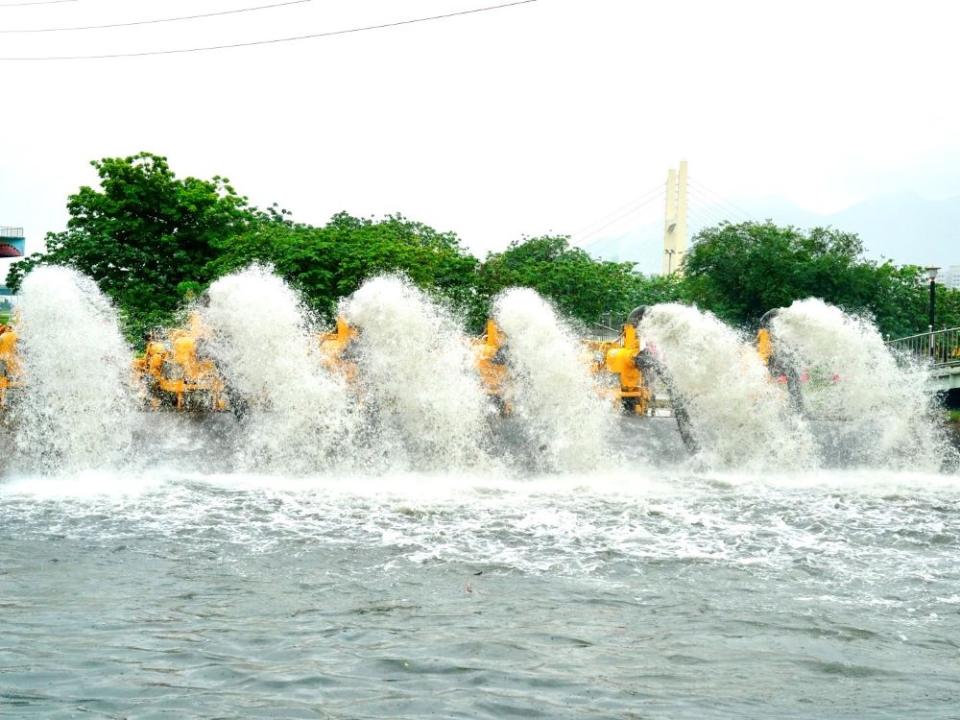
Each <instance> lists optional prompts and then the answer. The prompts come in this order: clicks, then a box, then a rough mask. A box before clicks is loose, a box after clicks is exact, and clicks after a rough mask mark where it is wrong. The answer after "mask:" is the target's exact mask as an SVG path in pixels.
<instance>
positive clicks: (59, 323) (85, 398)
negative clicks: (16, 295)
mask: <svg viewBox="0 0 960 720" xmlns="http://www.w3.org/2000/svg"><path fill="white" fill-rule="evenodd" d="M19 318H20V319H19V322H18V325H17V333H18V336H19V344H18V351H19V354H20V357H21V360H22V365H23V373H24V377H23V381H24V388H23V389H22V390H21V391H19V392H18V393H16V394H15V395H14V398H13V400H12V407H11V409H10V414H11V418H10V425H11V426H12V427H13V428H14V454H15V457H16V460H15V463H14V468H16V469H18V470H23V471H34V472H43V473H56V472H73V471H77V470H82V469H85V468H92V467H105V466H117V465H119V464H120V463H121V462H122V459H123V458H124V455H125V453H126V451H127V450H128V449H129V448H130V446H131V442H132V438H133V420H134V416H135V394H134V392H133V384H132V376H131V370H130V361H131V356H132V353H131V351H130V348H129V347H127V345H126V343H125V342H124V340H123V337H122V336H121V334H120V330H119V326H118V323H117V314H116V311H115V310H114V308H113V306H112V305H111V304H110V301H109V300H107V298H105V297H104V296H103V294H102V293H101V292H100V290H99V288H98V287H97V286H96V283H94V282H93V280H91V279H90V278H88V277H86V276H84V275H81V274H80V273H78V272H76V271H75V270H72V269H69V268H65V267H56V266H50V267H39V268H37V269H36V270H34V271H33V272H31V273H30V274H29V275H27V277H26V278H24V280H23V285H22V287H21V290H20V304H19Z"/></svg>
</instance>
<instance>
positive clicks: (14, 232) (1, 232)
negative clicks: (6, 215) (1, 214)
mask: <svg viewBox="0 0 960 720" xmlns="http://www.w3.org/2000/svg"><path fill="white" fill-rule="evenodd" d="M0 238H15V239H17V240H23V228H22V227H9V226H7V225H0Z"/></svg>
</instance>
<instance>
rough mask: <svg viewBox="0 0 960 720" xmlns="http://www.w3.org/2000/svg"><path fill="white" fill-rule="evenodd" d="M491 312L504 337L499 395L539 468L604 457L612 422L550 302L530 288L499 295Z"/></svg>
mask: <svg viewBox="0 0 960 720" xmlns="http://www.w3.org/2000/svg"><path fill="white" fill-rule="evenodd" d="M493 314H494V317H495V319H496V321H497V324H498V325H499V326H500V327H501V328H502V329H503V332H504V334H505V335H506V345H505V348H506V358H507V371H508V375H509V377H510V381H509V385H508V389H507V391H506V393H505V399H506V401H507V402H508V403H509V405H510V407H511V408H512V412H513V413H514V415H515V416H516V418H517V420H518V423H519V428H518V429H519V431H520V432H522V433H523V434H524V435H525V436H526V439H527V447H528V453H529V455H530V459H531V462H532V463H533V464H534V466H535V467H537V468H538V469H540V470H583V469H589V468H595V467H597V466H600V465H602V464H604V463H607V462H609V460H610V456H611V452H612V448H611V447H610V443H609V439H610V438H611V436H612V432H611V431H612V429H613V424H614V421H615V415H614V408H613V406H612V404H611V403H609V402H608V401H607V400H605V399H604V398H602V397H601V396H600V393H599V392H598V387H597V385H596V383H595V382H594V379H593V376H592V375H591V372H590V368H589V358H588V357H585V351H584V348H583V347H582V345H581V343H580V341H579V340H578V339H577V336H576V335H575V334H574V333H573V331H572V330H571V329H570V328H569V327H567V326H566V324H565V323H564V322H563V321H562V320H560V318H559V317H558V316H557V313H556V311H555V310H554V308H553V306H552V305H550V303H549V302H547V301H546V300H544V299H543V298H542V297H541V296H540V295H538V294H537V293H536V292H535V291H533V290H530V289H529V288H514V289H511V290H507V291H505V292H503V293H502V294H501V295H500V296H499V297H498V298H497V299H496V301H495V303H494V313H493Z"/></svg>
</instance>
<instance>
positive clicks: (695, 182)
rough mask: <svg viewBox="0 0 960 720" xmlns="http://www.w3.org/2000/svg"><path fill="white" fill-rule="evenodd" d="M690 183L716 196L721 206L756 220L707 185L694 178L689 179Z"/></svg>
mask: <svg viewBox="0 0 960 720" xmlns="http://www.w3.org/2000/svg"><path fill="white" fill-rule="evenodd" d="M688 181H689V183H690V184H691V185H692V186H694V187H698V188H700V190H701V191H703V192H705V193H709V194H710V195H712V196H714V197H715V198H717V201H718V202H719V203H721V204H723V205H726V206H727V207H728V208H730V209H731V210H735V211H737V212H738V213H739V214H740V215H743V216H745V217H747V218H749V219H751V220H755V219H756V218H755V217H754V215H753V214H752V213H750V212H748V211H746V210H744V209H743V208H742V207H739V206H737V205H735V204H734V203H732V202H730V201H729V200H727V199H726V198H725V197H724V196H723V195H721V194H720V193H718V192H716V191H714V190H711V189H710V188H709V187H707V186H706V185H704V184H703V183H702V182H700V181H699V180H696V179H694V178H688Z"/></svg>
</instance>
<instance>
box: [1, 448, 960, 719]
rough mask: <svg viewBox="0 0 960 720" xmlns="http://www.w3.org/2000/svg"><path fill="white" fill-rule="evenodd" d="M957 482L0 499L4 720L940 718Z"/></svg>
mask: <svg viewBox="0 0 960 720" xmlns="http://www.w3.org/2000/svg"><path fill="white" fill-rule="evenodd" d="M958 539H960V478H958V477H957V476H955V475H927V474H909V473H905V472H897V473H889V472H883V471H840V470H837V471H830V472H819V473H807V474H794V475H777V474H758V475H745V474H737V473H728V474H718V473H693V472H687V471H683V470H679V469H674V470H671V469H652V468H643V467H640V468H637V469H635V470H627V471H620V472H616V473H612V474H592V475H591V474H574V475H552V476H540V477H529V478H519V477H503V476H498V475H496V474H491V475H488V476H484V475H482V474H478V475H473V476H464V475H463V474H462V473H456V474H443V473H436V474H416V473H411V474H397V475H386V476H382V477H379V478H372V477H348V476H340V477H322V476H317V477H303V478H299V479H296V480H293V479H286V480H285V479H283V478H279V477H275V476H274V477H269V476H258V475H243V474H229V475H217V474H213V473H210V474H206V473H200V472H196V473H184V472H181V471H162V470H156V471H149V472H142V473H140V474H138V475H137V476H131V475H127V474H120V473H114V474H111V473H106V472H100V471H91V472H88V473H83V474H79V475H76V476H68V477H54V478H40V477H20V478H13V479H9V480H7V481H5V482H4V483H3V484H2V485H0V608H2V612H0V714H6V715H8V716H11V717H43V718H73V717H102V718H167V717H203V718H219V717H223V718H227V717H253V718H259V717H264V718H267V717H270V718H275V717H283V718H287V717H290V718H301V717H302V718H317V717H320V718H422V717H463V718H475V717H484V718H503V717H551V718H560V717H563V718H566V717H569V718H574V717H596V718H602V717H609V718H729V717H756V718H768V717H781V718H794V717H795V718H820V717H833V718H865V717H876V718H904V717H911V718H927V717H928V718H945V717H956V716H958V714H960V566H958V563H957V558H958V554H957V547H958Z"/></svg>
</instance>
